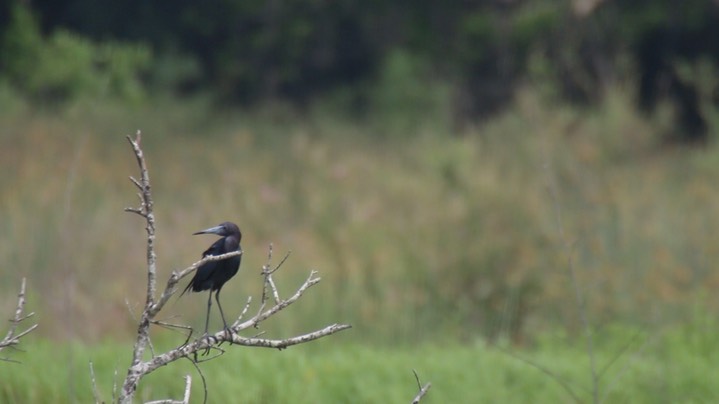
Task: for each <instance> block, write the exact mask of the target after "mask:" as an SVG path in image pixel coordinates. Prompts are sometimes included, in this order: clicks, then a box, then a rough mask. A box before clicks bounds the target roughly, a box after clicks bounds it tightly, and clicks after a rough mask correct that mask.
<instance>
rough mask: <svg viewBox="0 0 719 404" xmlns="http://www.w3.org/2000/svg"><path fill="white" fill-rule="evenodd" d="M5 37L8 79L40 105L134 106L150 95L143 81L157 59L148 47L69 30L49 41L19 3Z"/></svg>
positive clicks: (5, 75)
mask: <svg viewBox="0 0 719 404" xmlns="http://www.w3.org/2000/svg"><path fill="white" fill-rule="evenodd" d="M2 38H3V40H2V43H1V44H0V53H1V54H2V55H3V56H4V57H3V58H2V62H0V64H1V66H2V72H3V75H2V79H3V80H5V81H6V82H7V83H8V85H9V86H11V87H12V88H15V89H16V90H18V91H19V92H20V93H23V94H27V95H28V96H29V97H30V98H31V99H33V100H35V101H44V102H48V103H57V102H64V101H69V100H73V99H76V98H77V97H80V96H83V97H94V98H97V97H114V98H118V99H120V100H124V101H130V102H132V101H138V100H141V99H142V98H144V96H145V88H144V85H143V84H142V82H141V81H140V79H141V75H142V73H143V71H145V70H146V69H147V68H148V67H149V64H150V62H151V60H152V58H151V53H150V50H149V49H148V48H147V47H146V46H141V45H131V44H123V43H119V42H114V41H106V42H103V43H100V44H95V43H93V42H92V41H90V40H89V39H87V38H85V37H82V36H79V35H77V34H73V33H71V32H69V31H66V30H63V29H58V30H56V31H55V32H54V33H53V34H52V35H51V36H49V37H47V38H45V37H44V36H43V35H42V34H41V32H40V27H39V25H38V23H37V21H36V20H35V17H34V16H33V15H32V13H31V12H30V10H29V9H28V8H27V7H26V6H23V5H19V4H18V5H16V6H15V7H14V8H13V9H12V15H11V20H10V24H9V25H8V27H7V29H6V30H5V32H4V35H3V37H2Z"/></svg>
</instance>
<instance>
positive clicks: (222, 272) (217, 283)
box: [180, 222, 242, 334]
mask: <svg viewBox="0 0 719 404" xmlns="http://www.w3.org/2000/svg"><path fill="white" fill-rule="evenodd" d="M192 234H193V235H195V234H217V235H218V236H222V238H221V239H219V240H217V241H215V242H214V244H212V245H211V246H210V248H208V249H207V251H205V252H204V253H202V257H206V256H208V255H222V254H226V253H229V252H233V251H240V250H241V247H240V240H242V233H240V228H239V227H237V225H236V224H234V223H232V222H224V223H222V224H220V225H218V226H215V227H210V228H209V229H205V230H202V231H198V232H197V233H192ZM241 258H242V256H241V255H238V256H236V257H232V258H227V259H224V260H221V261H210V262H205V263H204V264H202V265H200V267H199V268H197V272H196V273H195V276H194V277H193V278H192V280H191V281H190V284H189V285H187V287H186V288H185V290H184V291H182V294H181V295H180V296H182V295H184V294H185V292H187V291H188V290H192V291H193V292H202V291H203V290H208V289H209V290H210V295H209V296H208V298H207V319H206V320H205V334H207V329H208V326H209V324H210V307H211V306H212V292H215V291H216V292H215V299H216V300H217V306H218V307H219V308H220V315H221V316H222V322H223V323H224V324H225V330H228V329H229V327H228V326H227V321H226V320H225V313H223V312H222V305H221V304H220V290H221V289H222V286H223V285H224V284H225V282H227V281H229V280H230V278H232V277H233V276H235V274H236V273H237V271H238V270H239V269H240V261H241Z"/></svg>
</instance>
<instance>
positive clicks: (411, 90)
mask: <svg viewBox="0 0 719 404" xmlns="http://www.w3.org/2000/svg"><path fill="white" fill-rule="evenodd" d="M429 66H430V64H429V63H427V61H426V60H423V58H421V57H420V56H417V55H414V54H411V53H409V52H406V51H404V50H395V51H393V52H390V53H389V54H388V56H387V58H386V59H385V61H384V63H383V64H382V66H381V68H380V71H379V77H378V78H377V81H376V83H375V84H374V86H373V88H372V89H371V90H370V95H369V104H370V107H369V110H370V119H371V120H372V123H373V125H374V126H375V127H376V128H377V129H376V132H375V133H376V134H377V135H379V136H381V137H385V136H388V134H392V135H394V136H397V135H400V136H402V135H414V134H418V133H420V132H428V131H434V132H437V131H439V132H444V131H445V130H446V129H447V128H448V127H449V125H450V118H451V113H450V107H451V105H450V104H451V102H450V90H449V85H448V84H447V83H446V82H443V81H442V80H441V79H438V78H437V77H434V76H433V75H432V72H431V70H430V68H429Z"/></svg>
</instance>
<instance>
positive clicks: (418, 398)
mask: <svg viewBox="0 0 719 404" xmlns="http://www.w3.org/2000/svg"><path fill="white" fill-rule="evenodd" d="M412 373H414V378H415V380H417V387H418V388H419V392H418V393H417V395H416V396H414V399H413V400H412V404H419V402H420V401H421V400H422V397H424V396H425V395H426V394H427V392H428V391H429V389H430V387H432V383H429V382H428V383H427V384H425V385H424V386H422V383H420V382H419V375H418V374H417V371H416V370H414V369H412Z"/></svg>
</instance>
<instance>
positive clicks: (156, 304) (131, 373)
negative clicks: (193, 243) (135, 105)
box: [118, 131, 350, 403]
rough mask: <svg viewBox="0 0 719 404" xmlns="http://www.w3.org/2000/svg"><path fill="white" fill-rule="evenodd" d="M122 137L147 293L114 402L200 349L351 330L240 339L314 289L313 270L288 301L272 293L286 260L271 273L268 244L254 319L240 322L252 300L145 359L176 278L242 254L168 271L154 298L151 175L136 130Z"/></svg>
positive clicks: (279, 344)
mask: <svg viewBox="0 0 719 404" xmlns="http://www.w3.org/2000/svg"><path fill="white" fill-rule="evenodd" d="M127 139H128V141H129V142H130V145H131V147H132V150H133V152H134V153H135V157H136V159H137V164H138V167H139V169H140V179H139V180H138V179H136V178H133V177H130V180H131V181H132V183H133V184H134V185H135V187H136V188H137V189H138V190H139V194H138V196H139V199H140V205H139V207H136V208H125V211H127V212H132V213H135V214H137V215H139V216H141V217H142V218H144V219H145V222H146V226H145V230H146V232H147V294H146V301H145V306H144V310H143V312H142V314H141V316H140V320H139V324H138V329H137V339H136V341H135V346H134V350H133V357H132V363H131V364H130V367H129V368H128V371H127V376H126V378H125V381H124V383H123V385H122V388H121V390H120V396H119V398H118V401H119V402H120V403H131V402H132V398H133V396H134V394H135V391H136V389H137V386H138V384H139V382H140V380H141V379H142V378H143V377H144V376H145V375H147V374H149V373H151V372H152V371H154V370H155V369H157V368H159V367H161V366H165V365H167V364H169V363H171V362H174V361H176V360H178V359H182V358H189V359H190V360H192V361H193V362H195V363H197V362H199V361H198V360H197V353H198V352H199V351H204V352H205V353H207V352H209V351H210V350H213V349H215V350H218V351H219V352H224V351H222V349H221V348H220V347H219V345H220V344H222V343H223V342H229V343H231V344H236V345H242V346H253V347H265V348H277V349H284V348H287V347H289V346H292V345H297V344H302V343H305V342H309V341H314V340H316V339H318V338H322V337H324V336H327V335H331V334H334V333H336V332H339V331H342V330H346V329H348V328H350V326H349V325H345V324H332V325H329V326H327V327H325V328H323V329H319V330H316V331H313V332H309V333H306V334H303V335H298V336H294V337H290V338H285V339H268V338H258V337H257V336H255V337H243V336H241V335H239V332H241V331H243V330H246V329H248V328H256V327H258V326H259V324H260V323H261V322H262V321H264V320H266V319H268V318H269V317H271V316H273V315H274V314H276V313H278V312H279V311H281V310H283V309H284V308H286V307H287V306H289V305H291V304H293V303H294V302H296V301H297V300H298V299H299V298H300V297H301V296H302V295H303V294H304V293H305V291H307V289H309V288H310V287H312V286H313V285H316V284H317V283H318V282H319V281H320V278H318V277H316V274H317V272H315V271H311V272H310V275H309V277H308V278H307V280H305V282H304V283H303V284H302V285H301V286H300V287H299V288H298V289H297V290H296V291H295V293H294V294H293V295H292V296H290V297H289V298H287V299H281V298H280V294H279V292H278V291H277V287H276V285H275V282H274V281H273V279H272V275H273V274H274V273H275V272H276V271H277V270H278V269H279V267H280V266H281V265H282V263H284V261H285V259H287V257H285V259H283V260H282V261H281V262H280V264H279V265H277V266H276V267H275V268H274V269H270V259H271V258H272V246H270V253H269V254H268V263H267V264H266V265H265V266H264V267H263V270H262V276H263V278H264V288H263V290H264V291H265V292H263V294H262V299H261V302H260V309H259V311H258V312H257V314H256V315H255V316H254V317H252V318H250V319H248V320H245V321H244V322H243V321H242V319H243V317H244V315H245V314H246V313H247V311H248V309H249V305H250V303H251V299H248V301H247V304H246V305H245V308H244V309H243V310H242V313H241V314H240V316H239V317H238V319H237V320H236V321H235V322H234V323H233V324H232V326H231V327H230V328H229V330H222V331H219V332H217V333H215V334H212V335H205V336H201V337H200V338H198V339H196V340H194V341H192V342H189V340H188V341H187V342H186V343H185V344H183V345H181V346H179V347H177V348H175V349H172V350H170V351H168V352H165V353H162V354H157V355H155V354H154V353H153V354H152V355H151V357H150V358H149V359H147V360H144V358H145V351H146V349H147V348H148V346H149V345H150V326H151V325H152V324H153V323H158V322H157V320H155V318H156V316H157V314H158V313H159V312H160V310H162V308H163V307H164V306H165V304H166V303H167V302H168V301H169V299H170V297H171V296H172V295H173V294H174V293H175V292H176V291H177V284H178V283H179V282H180V280H182V279H183V278H184V277H186V276H188V275H190V274H191V273H193V272H194V271H196V270H197V268H198V267H200V266H201V265H202V264H204V263H206V262H209V261H218V260H223V259H227V258H230V257H233V256H237V255H240V254H242V251H235V252H231V253H228V254H223V255H217V256H212V255H208V256H206V257H204V258H203V259H201V260H199V261H197V262H195V263H194V264H192V265H190V266H189V267H187V268H185V269H183V270H182V271H179V272H178V271H173V272H172V274H171V275H170V278H169V279H168V280H167V284H166V286H165V289H164V291H163V292H162V294H161V295H160V297H159V299H156V287H157V266H156V263H157V256H156V254H155V216H154V212H153V202H152V192H151V187H150V176H149V173H148V170H147V164H146V162H145V157H144V154H143V152H142V148H141V144H140V141H141V134H140V132H139V131H138V132H137V135H136V136H135V138H134V139H133V138H132V137H130V136H128V137H127ZM267 288H269V289H271V295H272V297H273V298H274V305H272V306H271V307H269V308H265V306H266V304H267V302H268V300H269V299H268V296H269V294H268V293H266V290H267ZM189 394H190V379H189V376H188V378H187V379H186V388H185V397H184V401H181V402H185V403H186V402H188V401H189ZM157 402H168V403H169V402H173V403H176V402H178V401H172V400H164V401H157Z"/></svg>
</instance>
